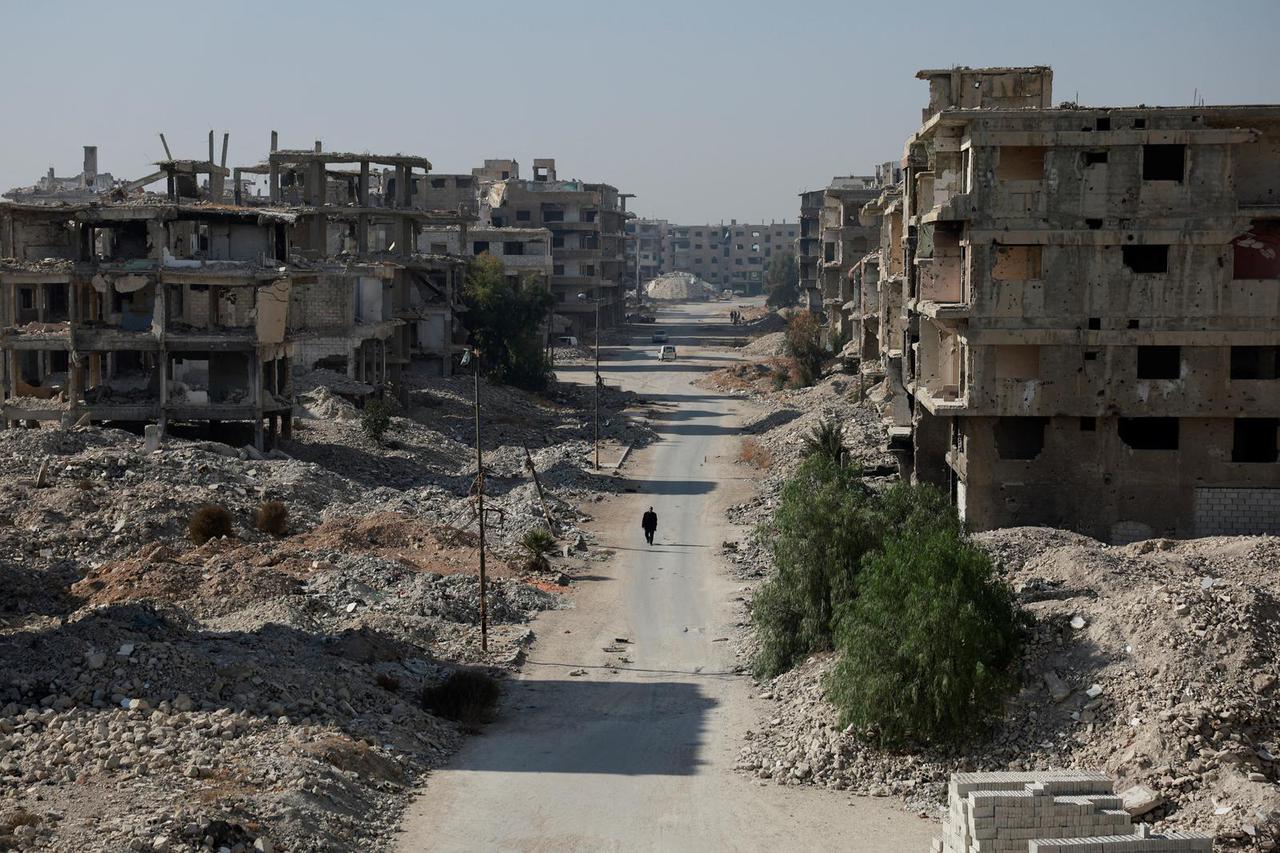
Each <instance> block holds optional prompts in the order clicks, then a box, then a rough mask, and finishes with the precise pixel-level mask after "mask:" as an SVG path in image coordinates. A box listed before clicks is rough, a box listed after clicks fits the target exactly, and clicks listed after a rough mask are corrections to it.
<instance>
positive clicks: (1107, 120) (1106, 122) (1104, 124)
mask: <svg viewBox="0 0 1280 853" xmlns="http://www.w3.org/2000/svg"><path fill="white" fill-rule="evenodd" d="M1094 127H1095V128H1097V129H1098V130H1110V129H1111V117H1110V116H1102V117H1100V118H1099V119H1098V120H1097V121H1096V122H1095V123H1094Z"/></svg>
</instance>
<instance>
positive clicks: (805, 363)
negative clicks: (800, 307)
mask: <svg viewBox="0 0 1280 853" xmlns="http://www.w3.org/2000/svg"><path fill="white" fill-rule="evenodd" d="M785 341H786V342H785V349H786V353H787V355H789V356H791V357H792V358H794V359H795V360H796V364H795V378H796V381H797V383H798V384H799V385H801V386H806V387H807V386H809V385H812V384H813V383H814V382H816V381H817V379H818V376H819V375H820V374H821V372H822V362H823V359H825V358H826V353H825V352H824V351H823V349H822V327H820V326H819V325H818V321H817V320H816V319H815V318H814V316H813V315H812V314H810V313H809V312H808V311H799V312H797V313H796V314H794V315H793V316H792V317H791V319H790V320H788V321H787V330H786V338H785Z"/></svg>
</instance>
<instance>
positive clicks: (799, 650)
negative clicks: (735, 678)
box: [751, 455, 881, 676]
mask: <svg viewBox="0 0 1280 853" xmlns="http://www.w3.org/2000/svg"><path fill="white" fill-rule="evenodd" d="M880 531H881V526H880V524H879V523H878V519H877V516H876V509H875V505H874V501H873V499H872V497H871V496H870V493H869V491H868V490H867V488H866V487H865V486H864V485H863V483H862V477H861V472H860V471H858V469H856V468H844V467H841V466H840V464H839V463H838V462H836V461H835V460H833V459H831V458H830V457H828V456H824V455H814V456H810V457H809V458H808V459H807V460H805V461H804V463H802V464H801V466H800V468H799V469H798V470H797V471H796V473H795V475H794V476H792V478H791V479H790V480H788V481H787V483H786V485H785V486H783V489H782V494H781V496H780V499H779V502H778V509H777V512H776V513H775V515H774V518H773V522H772V524H771V525H770V526H768V527H766V528H764V529H763V530H762V531H761V534H760V535H762V536H764V537H765V539H766V540H767V542H768V545H769V547H770V549H771V550H772V552H773V559H774V563H775V565H776V567H777V573H776V574H775V575H774V576H773V577H772V578H770V579H769V580H768V581H766V582H765V583H764V584H763V585H762V586H761V587H760V588H759V590H757V592H756V595H755V599H754V601H753V602H752V606H751V619H752V623H753V624H754V626H755V629H756V638H757V640H758V642H759V649H758V651H757V654H756V657H755V661H754V668H755V671H756V673H757V674H759V675H762V676H773V675H777V674H778V673H780V672H783V671H785V670H787V669H789V668H790V667H791V666H793V665H794V664H795V663H796V662H798V661H799V660H801V659H803V658H804V657H805V656H806V655H809V654H811V653H813V652H816V651H823V650H826V649H830V648H831V647H832V639H833V632H834V627H835V626H834V618H835V613H836V610H837V607H838V606H839V605H840V604H842V603H843V602H845V601H847V600H848V599H849V598H851V597H852V596H853V594H854V582H855V580H856V578H857V574H858V571H859V569H860V568H861V565H862V559H863V556H864V555H865V554H866V553H867V552H868V551H870V550H871V549H873V548H875V547H877V546H878V545H879V544H880Z"/></svg>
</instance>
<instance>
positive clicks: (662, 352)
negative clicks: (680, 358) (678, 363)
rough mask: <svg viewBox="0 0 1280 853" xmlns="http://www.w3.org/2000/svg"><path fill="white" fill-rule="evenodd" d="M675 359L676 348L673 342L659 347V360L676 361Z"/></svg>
mask: <svg viewBox="0 0 1280 853" xmlns="http://www.w3.org/2000/svg"><path fill="white" fill-rule="evenodd" d="M675 360H676V348H675V347H674V346H672V345H671V344H667V345H666V346H664V347H660V348H659V349H658V361H675Z"/></svg>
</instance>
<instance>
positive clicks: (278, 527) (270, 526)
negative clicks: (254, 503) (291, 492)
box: [253, 501, 289, 536]
mask: <svg viewBox="0 0 1280 853" xmlns="http://www.w3.org/2000/svg"><path fill="white" fill-rule="evenodd" d="M253 526H254V528H255V529H257V530H260V531H262V532H263V533H269V534H271V535H272V536H284V535H285V534H286V533H288V532H289V508H288V507H286V506H285V505H284V504H283V503H282V502H280V501H263V502H262V503H261V504H259V505H258V510H257V512H255V513H254V514H253Z"/></svg>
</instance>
